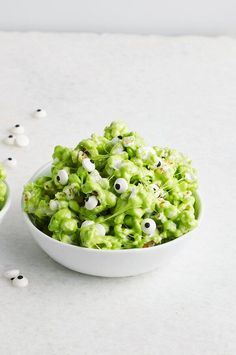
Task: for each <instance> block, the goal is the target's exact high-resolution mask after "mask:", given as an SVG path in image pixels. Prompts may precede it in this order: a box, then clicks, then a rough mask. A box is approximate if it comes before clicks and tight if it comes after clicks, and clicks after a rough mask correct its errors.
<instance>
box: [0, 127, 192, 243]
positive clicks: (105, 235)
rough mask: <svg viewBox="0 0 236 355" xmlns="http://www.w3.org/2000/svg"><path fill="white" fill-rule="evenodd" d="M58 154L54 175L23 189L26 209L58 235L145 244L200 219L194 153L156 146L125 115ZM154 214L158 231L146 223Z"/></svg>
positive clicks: (78, 239)
mask: <svg viewBox="0 0 236 355" xmlns="http://www.w3.org/2000/svg"><path fill="white" fill-rule="evenodd" d="M53 159H54V162H53V165H52V169H51V176H50V177H47V176H45V177H41V178H39V179H37V180H36V181H35V182H34V183H30V184H28V185H27V186H26V187H25V189H24V193H23V196H24V209H25V211H26V212H27V213H29V215H30V218H31V220H32V221H33V223H35V225H36V226H37V227H38V228H39V229H41V230H42V231H44V232H45V233H47V234H48V235H49V236H51V237H52V238H55V239H57V240H59V241H63V242H65V243H73V244H76V245H78V246H82V247H87V248H97V249H127V248H145V247H150V246H154V245H158V244H162V243H165V242H168V241H170V240H173V239H175V238H178V237H180V236H181V235H183V234H185V233H187V232H189V231H190V230H192V229H193V228H195V227H196V226H197V213H198V212H197V211H198V207H197V204H196V199H195V196H196V191H197V188H198V177H197V172H196V170H195V169H194V168H193V167H192V163H191V160H190V159H189V158H188V157H186V156H184V155H183V154H182V153H179V152H178V151H176V150H174V149H170V148H162V147H158V146H154V147H150V146H148V145H147V144H146V143H144V141H143V139H142V138H141V137H140V136H139V135H138V134H137V133H135V132H129V130H128V128H127V127H126V125H125V124H123V123H121V122H112V123H111V124H110V125H109V126H107V127H106V128H105V130H104V135H103V136H99V135H97V134H92V136H91V137H90V138H88V139H84V140H82V141H81V142H80V143H79V144H78V145H77V146H76V147H75V148H74V149H70V148H67V147H62V146H57V147H55V149H54V153H53ZM85 159H86V160H85ZM0 176H1V170H0ZM2 180H3V179H2ZM0 187H1V182H0ZM1 190H2V191H4V188H2V189H1V188H0V198H1ZM4 193H5V192H4ZM150 219H151V225H152V228H153V229H152V230H151V232H150V229H148V230H147V229H143V227H142V226H143V223H144V222H143V221H144V220H145V221H146V220H150ZM145 228H146V227H145ZM150 228H151V227H150Z"/></svg>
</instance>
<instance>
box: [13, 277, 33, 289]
mask: <svg viewBox="0 0 236 355" xmlns="http://www.w3.org/2000/svg"><path fill="white" fill-rule="evenodd" d="M28 284H29V281H28V279H27V278H26V277H25V276H23V275H18V276H17V277H15V278H14V279H13V280H12V285H13V286H15V287H26V286H28Z"/></svg>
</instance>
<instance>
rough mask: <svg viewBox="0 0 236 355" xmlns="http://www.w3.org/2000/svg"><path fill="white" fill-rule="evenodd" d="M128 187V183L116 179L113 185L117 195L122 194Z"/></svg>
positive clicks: (121, 179)
mask: <svg viewBox="0 0 236 355" xmlns="http://www.w3.org/2000/svg"><path fill="white" fill-rule="evenodd" d="M128 187H129V185H128V182H127V181H126V180H125V179H123V178H119V179H116V181H115V183H114V189H115V190H116V192H118V193H119V194H122V193H123V192H125V191H126V190H128Z"/></svg>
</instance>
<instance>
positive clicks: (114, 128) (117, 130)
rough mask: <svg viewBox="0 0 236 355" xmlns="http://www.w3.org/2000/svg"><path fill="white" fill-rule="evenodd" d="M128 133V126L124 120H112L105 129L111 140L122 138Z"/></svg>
mask: <svg viewBox="0 0 236 355" xmlns="http://www.w3.org/2000/svg"><path fill="white" fill-rule="evenodd" d="M126 133H128V128H127V126H126V125H125V124H124V123H123V122H112V123H111V124H110V125H109V126H107V127H106V128H105V129H104V137H106V138H107V139H109V140H111V139H113V138H117V137H118V138H120V139H122V137H123V135H124V134H126Z"/></svg>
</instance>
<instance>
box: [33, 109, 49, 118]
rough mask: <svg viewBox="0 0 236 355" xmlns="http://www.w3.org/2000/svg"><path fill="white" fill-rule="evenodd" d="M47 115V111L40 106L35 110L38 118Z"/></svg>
mask: <svg viewBox="0 0 236 355" xmlns="http://www.w3.org/2000/svg"><path fill="white" fill-rule="evenodd" d="M46 116H47V112H46V111H45V110H43V109H41V108H38V109H37V110H36V111H34V117H36V118H43V117H46Z"/></svg>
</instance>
